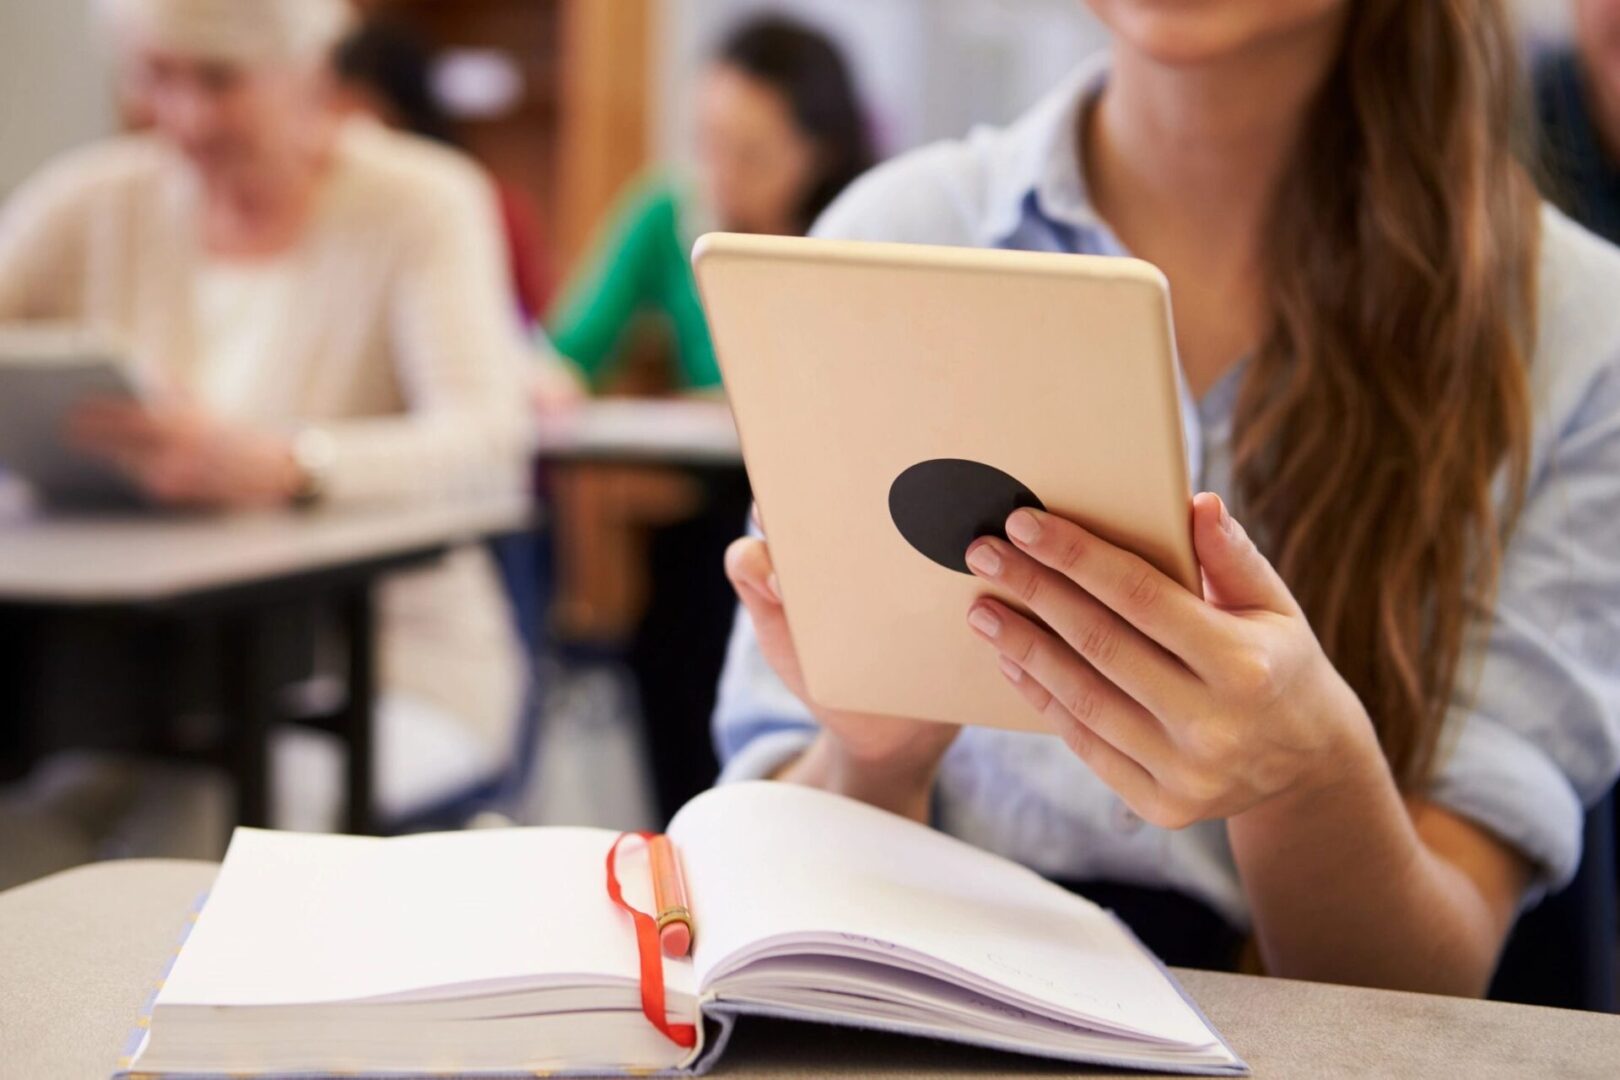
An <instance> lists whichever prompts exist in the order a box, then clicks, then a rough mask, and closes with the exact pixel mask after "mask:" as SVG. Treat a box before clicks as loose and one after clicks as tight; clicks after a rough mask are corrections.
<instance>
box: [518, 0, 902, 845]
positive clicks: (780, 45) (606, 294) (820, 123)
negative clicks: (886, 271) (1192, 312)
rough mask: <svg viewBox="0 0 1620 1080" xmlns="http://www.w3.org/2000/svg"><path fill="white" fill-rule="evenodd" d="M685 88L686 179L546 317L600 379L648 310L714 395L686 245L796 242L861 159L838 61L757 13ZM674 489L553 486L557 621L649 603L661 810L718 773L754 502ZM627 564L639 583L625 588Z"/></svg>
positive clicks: (634, 216)
mask: <svg viewBox="0 0 1620 1080" xmlns="http://www.w3.org/2000/svg"><path fill="white" fill-rule="evenodd" d="M697 94H698V98H697V103H698V109H697V112H698V131H697V168H696V175H695V176H694V177H693V178H692V179H691V180H690V181H688V180H686V179H684V178H681V179H678V178H675V177H672V176H669V175H662V174H660V175H655V176H652V177H649V178H647V179H644V180H643V181H641V182H640V183H639V184H638V185H637V186H636V187H635V188H634V189H633V190H632V191H630V192H629V193H628V194H627V195H626V196H625V197H624V199H623V201H622V204H621V206H620V208H619V210H618V211H617V212H616V214H615V215H614V217H613V219H612V220H611V222H610V224H609V225H608V226H607V228H606V229H605V230H604V231H603V233H602V236H601V237H600V239H599V240H598V242H597V244H596V247H595V250H594V251H593V252H592V253H591V255H590V256H589V257H588V258H587V260H586V262H585V269H584V271H583V272H582V273H581V274H580V275H578V277H577V278H576V279H575V280H574V281H573V282H572V284H571V285H570V286H569V287H568V289H567V290H566V292H565V293H564V295H563V297H562V299H561V302H560V304H559V306H558V307H557V309H556V310H555V311H554V312H553V313H552V315H551V318H550V320H549V326H550V329H551V336H552V340H553V341H554V342H555V343H556V346H557V349H558V351H559V352H561V353H562V354H563V355H564V356H565V357H567V358H568V359H570V360H571V361H573V362H574V363H575V364H577V365H578V366H579V369H580V371H581V373H582V374H583V375H584V376H585V377H586V378H588V379H589V380H590V381H591V382H592V384H593V385H595V386H597V387H600V386H602V384H603V383H604V382H605V381H606V379H607V378H608V377H609V376H610V375H611V374H614V373H615V372H616V369H617V368H618V367H619V366H620V361H622V360H623V359H624V356H625V354H626V353H627V352H628V351H630V350H628V349H627V348H626V346H627V344H628V343H629V341H630V340H631V339H632V337H633V336H634V335H632V334H631V333H630V331H631V330H632V328H633V327H635V326H636V325H637V324H638V323H639V322H640V321H642V320H643V319H645V318H648V317H650V318H651V319H652V320H654V321H656V322H657V323H660V324H662V326H663V327H664V328H666V329H667V330H668V337H669V339H670V343H671V346H672V355H673V360H674V364H673V368H674V372H673V374H674V378H673V379H672V380H671V381H672V382H673V384H674V388H675V389H676V390H678V391H684V392H698V393H717V392H718V391H719V389H720V370H719V368H718V367H717V366H716V363H715V358H714V346H713V345H712V344H711V342H710V340H709V329H708V326H707V324H706V323H705V321H704V317H703V309H702V306H701V304H700V303H699V300H698V291H697V284H696V281H695V279H694V277H693V275H692V267H691V262H690V255H691V250H692V244H693V242H694V241H695V240H696V239H697V238H698V237H699V236H700V235H702V234H703V233H705V232H709V231H712V230H717V229H720V230H727V231H733V232H749V233H776V234H802V233H804V232H805V231H806V230H808V229H809V227H810V225H811V223H812V222H813V221H815V219H816V218H817V217H818V216H819V215H820V214H821V212H822V210H824V209H826V207H827V205H828V204H829V203H831V202H832V200H833V199H834V198H836V197H837V195H838V194H839V193H840V192H841V191H843V189H844V188H845V187H846V186H847V185H848V184H849V183H850V182H851V181H852V180H854V179H855V178H856V177H857V176H859V175H860V174H861V173H862V172H864V171H866V169H867V168H869V167H870V166H871V165H872V164H873V161H874V153H873V149H872V143H871V140H870V138H869V136H868V128H867V122H866V115H865V111H864V109H863V108H862V106H861V102H860V100H859V96H858V94H857V92H856V88H855V83H854V79H853V78H852V76H851V74H850V70H849V66H848V64H847V63H846V62H845V60H844V57H843V56H842V54H841V53H840V52H839V50H838V47H837V46H836V45H834V44H833V42H832V41H830V40H829V39H828V38H827V37H825V36H824V35H822V34H821V33H819V32H817V31H815V30H813V29H810V28H808V27H806V26H803V25H800V24H799V23H796V22H793V21H790V20H788V19H785V18H781V17H778V16H763V17H759V18H756V19H754V20H752V21H749V22H747V23H744V24H743V25H741V26H739V27H737V28H736V29H735V30H734V31H732V33H731V34H730V35H728V36H727V38H726V39H725V40H724V41H723V42H722V44H721V45H720V47H719V49H718V50H717V51H716V53H715V54H714V58H713V60H712V61H711V62H710V64H709V66H708V69H707V70H706V71H705V72H704V73H703V75H702V77H701V80H700V82H699V84H698V88H697ZM685 480H686V478H684V477H678V476H671V475H668V474H649V473H647V472H645V471H633V470H618V471H613V472H608V471H603V470H596V471H595V472H594V473H593V474H590V475H580V476H577V477H568V476H559V477H558V483H557V485H556V488H555V494H556V497H557V500H558V505H559V508H560V509H559V513H558V517H559V523H560V525H561V530H560V534H559V560H560V562H561V565H562V566H563V567H564V569H565V573H564V575H563V576H564V582H563V585H564V588H563V593H562V595H561V597H560V598H559V603H558V611H559V621H560V622H561V623H562V624H563V626H564V627H565V629H572V630H574V631H575V632H576V634H577V636H581V637H586V638H592V637H595V638H604V637H608V636H611V631H604V630H603V629H601V627H602V626H603V624H604V623H606V624H608V625H610V626H611V624H612V623H613V622H614V621H615V619H614V613H615V612H616V611H617V610H626V609H633V608H634V607H635V606H637V603H638V601H639V602H640V603H641V604H642V605H644V612H645V613H644V615H643V616H642V617H641V618H640V620H639V624H638V626H637V629H636V631H635V637H634V641H633V643H632V646H631V655H630V662H631V667H632V669H633V671H634V673H635V676H636V683H637V688H638V690H639V694H640V698H641V704H642V713H643V716H644V720H645V730H646V736H647V741H648V744H649V748H650V751H651V754H650V757H651V761H652V766H653V771H654V778H655V780H656V786H657V791H658V802H659V808H660V810H661V813H662V815H663V816H664V817H666V818H667V817H668V816H669V815H671V814H673V813H674V812H675V810H677V809H679V808H680V807H681V806H682V805H683V804H684V803H685V802H686V801H687V800H688V799H689V798H691V797H692V796H693V795H696V794H697V793H698V792H700V791H702V790H703V789H704V788H706V787H708V786H709V784H710V783H711V782H712V781H713V779H714V775H715V773H716V771H717V765H716V763H715V760H714V753H713V751H712V749H711V748H710V742H709V739H708V737H707V731H708V717H709V713H710V712H711V710H712V706H713V702H714V676H715V675H716V674H717V673H718V671H719V668H720V663H721V661H722V659H723V657H724V654H725V640H726V635H727V633H728V631H729V628H730V625H731V620H732V608H733V603H732V597H731V593H730V589H729V587H728V586H727V584H726V581H725V576H724V574H723V572H722V570H721V565H722V557H723V554H724V552H725V547H726V544H727V543H728V542H729V540H730V539H731V538H732V537H734V536H735V533H736V530H737V529H738V528H739V527H740V526H741V524H742V521H743V519H744V516H745V514H746V512H747V506H748V502H749V494H748V491H747V488H746V484H745V483H742V482H740V481H736V480H731V479H726V478H718V477H711V478H709V479H707V480H706V481H704V482H703V483H701V484H695V483H688V482H685ZM649 529H650V530H651V532H650V535H649V534H648V530H649ZM644 535H645V536H648V544H647V547H646V549H645V550H646V560H645V562H642V561H641V560H640V559H639V558H638V554H639V549H640V542H639V541H640V538H641V537H643V536H644ZM640 566H646V567H647V569H648V574H647V579H646V591H645V593H644V594H642V595H640V596H638V595H637V594H638V593H640V592H641V590H640V589H638V588H637V580H638V578H637V575H636V571H637V569H638V568H639V567H640Z"/></svg>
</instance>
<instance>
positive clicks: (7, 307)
mask: <svg viewBox="0 0 1620 1080" xmlns="http://www.w3.org/2000/svg"><path fill="white" fill-rule="evenodd" d="M87 182H88V181H87V178H86V177H85V176H83V175H81V170H80V169H79V168H78V167H77V164H76V161H64V162H58V163H57V164H55V165H52V166H49V167H47V168H46V169H45V170H44V171H43V172H41V173H40V174H39V175H38V176H36V177H34V178H33V179H32V180H30V181H28V182H27V183H25V184H24V185H23V186H22V187H21V188H19V189H18V190H17V192H16V194H15V195H13V196H12V197H11V198H10V199H8V200H7V201H6V203H5V205H4V207H3V208H0V320H8V321H16V322H21V321H26V320H35V319H61V318H67V317H69V316H70V315H72V314H73V305H74V302H75V298H76V297H77V295H78V291H79V288H80V282H81V281H82V278H83V274H82V272H81V269H80V267H81V265H82V260H83V251H84V235H83V234H84V219H85V214H84V212H83V207H82V206H81V204H82V203H83V201H84V200H83V198H82V194H83V191H84V189H85V186H86V183H87Z"/></svg>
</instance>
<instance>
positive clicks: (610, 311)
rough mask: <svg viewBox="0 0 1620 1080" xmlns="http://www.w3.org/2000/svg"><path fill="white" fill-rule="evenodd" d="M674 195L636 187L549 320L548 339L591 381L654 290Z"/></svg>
mask: <svg viewBox="0 0 1620 1080" xmlns="http://www.w3.org/2000/svg"><path fill="white" fill-rule="evenodd" d="M674 198H675V196H674V194H673V192H671V191H668V190H667V189H665V188H663V187H662V186H658V185H651V186H647V187H644V188H642V189H641V190H638V191H637V192H635V193H634V194H632V195H631V196H629V197H628V198H627V199H625V200H624V202H623V204H622V205H621V206H620V207H619V208H618V210H617V211H616V212H615V213H614V215H613V217H612V221H611V223H610V224H609V225H608V227H607V229H606V230H605V231H604V232H603V234H602V236H601V237H600V238H598V240H597V241H596V243H595V246H594V248H593V250H592V252H591V254H590V255H589V256H588V258H587V259H586V262H585V270H584V271H583V272H582V273H581V274H580V276H579V277H578V278H577V279H576V280H574V281H573V282H572V283H571V284H570V285H569V286H568V288H567V290H566V291H565V292H564V294H563V297H562V299H561V301H560V302H559V304H558V306H557V308H556V309H555V310H554V311H553V312H552V315H551V318H549V319H548V320H547V322H548V324H549V330H550V334H551V342H552V344H553V345H554V346H556V348H557V351H558V352H559V353H561V354H562V355H563V356H565V357H567V358H568V359H569V360H572V361H573V362H574V363H575V364H576V365H578V367H579V368H580V370H581V371H583V372H585V373H586V374H587V375H588V376H590V377H591V378H592V379H593V380H595V379H597V378H599V377H600V375H601V373H602V372H603V370H604V369H606V368H607V367H608V366H609V364H610V362H611V361H612V360H613V359H615V358H616V356H617V354H618V351H619V344H620V342H621V341H622V340H623V338H624V334H625V331H626V330H628V329H629V327H630V324H631V322H632V321H633V320H634V319H635V317H636V315H637V314H638V313H639V312H640V311H641V310H642V308H643V307H644V306H645V305H646V304H647V303H648V302H649V298H650V297H651V295H652V292H653V278H654V266H655V263H656V258H657V256H656V254H655V253H656V251H657V244H658V240H659V236H660V233H662V234H663V235H664V236H665V237H667V236H669V235H672V234H673V232H674V229H675V207H674Z"/></svg>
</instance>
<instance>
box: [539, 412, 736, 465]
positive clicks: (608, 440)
mask: <svg viewBox="0 0 1620 1080" xmlns="http://www.w3.org/2000/svg"><path fill="white" fill-rule="evenodd" d="M538 453H539V457H540V459H541V460H542V461H547V462H553V463H557V464H574V463H579V464H595V463H605V464H626V465H674V466H683V467H686V466H697V467H711V468H741V467H742V463H743V457H742V443H741V442H740V441H739V440H738V437H737V426H736V424H735V423H734V422H733V421H732V419H731V410H730V409H729V408H728V407H727V406H726V404H725V403H724V402H722V401H709V400H704V399H701V398H699V399H681V398H676V399H667V398H654V399H643V398H615V399H609V400H604V401H592V402H587V403H585V404H583V405H580V406H579V407H578V408H576V409H574V410H572V411H570V412H568V413H565V414H563V415H560V416H557V417H554V418H551V419H548V420H547V421H546V423H544V424H542V425H541V429H540V443H539V450H538Z"/></svg>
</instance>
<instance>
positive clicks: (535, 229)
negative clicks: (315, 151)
mask: <svg viewBox="0 0 1620 1080" xmlns="http://www.w3.org/2000/svg"><path fill="white" fill-rule="evenodd" d="M335 67H336V69H337V76H338V94H337V97H338V102H339V107H340V109H342V110H344V111H348V112H355V113H359V114H361V115H365V116H370V117H372V118H374V119H376V120H379V121H381V122H382V123H384V124H387V125H388V126H389V127H392V128H397V129H398V130H400V131H408V132H410V133H412V134H413V135H420V136H421V137H422V138H424V139H432V140H433V141H434V142H438V143H442V144H444V145H445V146H451V147H455V148H456V149H461V142H460V140H459V139H458V138H457V136H456V126H455V121H454V120H452V119H451V117H450V115H449V113H448V112H447V111H446V110H445V108H444V106H443V105H442V104H441V103H440V101H439V98H438V95H437V94H436V93H435V92H434V88H433V54H432V51H431V50H430V49H429V48H428V46H427V45H426V44H424V43H423V42H422V41H421V39H419V38H418V37H417V36H416V35H415V34H413V33H411V32H410V31H409V30H407V29H406V28H404V27H402V26H399V25H396V24H394V23H392V22H389V21H387V20H386V19H380V18H376V17H372V18H368V19H366V20H365V21H364V22H362V23H361V24H360V25H359V26H357V27H356V28H355V29H354V31H353V32H352V33H350V34H349V36H348V37H346V38H344V40H343V42H342V43H341V44H340V45H339V46H338V49H337V58H336V63H335ZM495 194H496V196H497V197H498V198H499V200H500V209H501V222H502V224H503V226H504V227H505V231H506V247H507V257H508V261H509V262H510V264H511V270H512V290H513V293H514V295H515V296H516V298H517V303H518V308H519V310H520V311H521V312H522V315H523V320H524V322H525V323H527V324H528V325H530V326H538V325H539V322H540V317H541V315H542V314H543V313H544V312H545V310H546V307H547V306H548V305H549V304H550V302H551V292H552V279H551V260H550V256H549V254H548V252H547V250H546V241H545V236H544V233H543V231H542V227H541V222H540V218H539V216H538V214H537V213H536V211H535V209H534V207H533V206H532V205H531V204H530V202H529V200H528V199H527V198H525V197H524V195H523V194H522V193H521V192H520V191H518V190H517V189H516V188H514V187H512V185H510V184H507V183H504V182H503V181H501V180H500V179H499V178H496V179H495Z"/></svg>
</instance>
